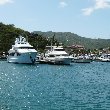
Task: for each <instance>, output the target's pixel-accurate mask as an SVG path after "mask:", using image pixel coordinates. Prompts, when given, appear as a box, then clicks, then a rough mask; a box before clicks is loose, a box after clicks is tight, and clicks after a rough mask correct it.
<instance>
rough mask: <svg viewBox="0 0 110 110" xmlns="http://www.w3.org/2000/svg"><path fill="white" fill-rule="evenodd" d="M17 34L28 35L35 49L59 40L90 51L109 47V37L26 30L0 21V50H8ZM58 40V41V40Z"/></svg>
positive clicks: (43, 47) (57, 43)
mask: <svg viewBox="0 0 110 110" xmlns="http://www.w3.org/2000/svg"><path fill="white" fill-rule="evenodd" d="M19 35H22V36H24V37H28V41H29V43H30V44H31V45H33V46H34V48H35V49H37V50H39V51H41V52H42V51H43V50H44V49H45V46H46V45H49V46H50V45H51V43H52V44H53V45H55V44H56V45H59V42H61V43H62V44H63V45H64V46H70V45H76V44H77V45H83V46H85V48H86V49H87V50H88V52H89V51H90V49H96V48H97V49H103V48H107V47H110V39H107V40H105V39H90V38H85V37H80V36H78V35H77V34H74V33H71V32H52V31H50V32H41V31H35V32H32V33H30V32H28V31H24V30H22V29H20V28H16V27H15V26H14V25H13V24H9V25H5V24H3V23H0V52H3V51H4V52H8V50H9V49H10V48H11V46H12V44H14V41H15V38H16V37H18V36H19ZM58 41H59V42H58Z"/></svg>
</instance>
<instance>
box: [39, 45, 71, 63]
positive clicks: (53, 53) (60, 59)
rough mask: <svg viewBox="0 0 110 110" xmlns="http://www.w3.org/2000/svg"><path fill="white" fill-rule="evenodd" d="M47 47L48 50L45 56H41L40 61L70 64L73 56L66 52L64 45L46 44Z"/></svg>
mask: <svg viewBox="0 0 110 110" xmlns="http://www.w3.org/2000/svg"><path fill="white" fill-rule="evenodd" d="M46 48H48V50H47V51H46V53H45V54H44V56H41V58H40V60H39V62H40V63H48V64H60V65H61V64H62V65H70V63H71V61H72V57H71V56H69V55H68V53H66V51H65V50H64V48H63V47H62V46H46ZM49 48H50V49H49Z"/></svg>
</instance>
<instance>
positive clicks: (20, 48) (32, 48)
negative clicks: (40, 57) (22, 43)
mask: <svg viewBox="0 0 110 110" xmlns="http://www.w3.org/2000/svg"><path fill="white" fill-rule="evenodd" d="M20 49H33V47H20Z"/></svg>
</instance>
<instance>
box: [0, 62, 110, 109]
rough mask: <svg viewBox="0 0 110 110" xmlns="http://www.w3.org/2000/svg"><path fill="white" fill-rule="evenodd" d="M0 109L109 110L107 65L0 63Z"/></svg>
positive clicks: (109, 94) (109, 88)
mask: <svg viewBox="0 0 110 110" xmlns="http://www.w3.org/2000/svg"><path fill="white" fill-rule="evenodd" d="M0 110H110V63H105V62H103V63H102V62H92V63H90V64H77V63H73V64H71V65H70V66H60V65H46V64H36V65H23V64H11V63H7V62H6V61H0Z"/></svg>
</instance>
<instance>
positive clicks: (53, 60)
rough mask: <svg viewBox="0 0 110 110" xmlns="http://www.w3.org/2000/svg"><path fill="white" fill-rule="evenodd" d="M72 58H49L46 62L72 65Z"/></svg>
mask: <svg viewBox="0 0 110 110" xmlns="http://www.w3.org/2000/svg"><path fill="white" fill-rule="evenodd" d="M71 60H72V59H71V58H48V59H46V62H47V63H50V64H58V65H59V64H60V65H70V63H71Z"/></svg>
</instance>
